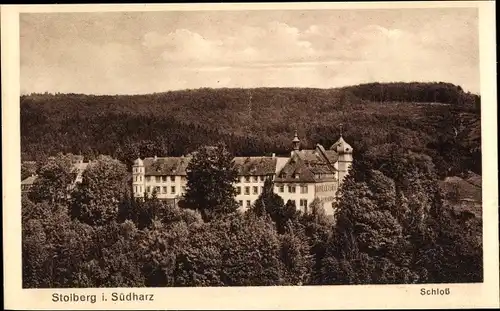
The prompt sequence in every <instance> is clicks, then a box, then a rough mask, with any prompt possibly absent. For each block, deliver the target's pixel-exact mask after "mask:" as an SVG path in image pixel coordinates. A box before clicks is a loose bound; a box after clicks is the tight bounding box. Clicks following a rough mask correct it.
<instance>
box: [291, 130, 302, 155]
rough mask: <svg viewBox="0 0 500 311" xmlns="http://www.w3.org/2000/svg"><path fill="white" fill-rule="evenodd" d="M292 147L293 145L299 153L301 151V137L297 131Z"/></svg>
mask: <svg viewBox="0 0 500 311" xmlns="http://www.w3.org/2000/svg"><path fill="white" fill-rule="evenodd" d="M292 145H293V150H297V151H298V150H299V148H300V139H299V135H298V134H297V131H295V136H294V137H293V140H292Z"/></svg>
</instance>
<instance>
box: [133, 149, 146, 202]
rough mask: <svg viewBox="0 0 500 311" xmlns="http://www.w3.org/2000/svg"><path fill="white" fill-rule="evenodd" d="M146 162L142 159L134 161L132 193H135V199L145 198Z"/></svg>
mask: <svg viewBox="0 0 500 311" xmlns="http://www.w3.org/2000/svg"><path fill="white" fill-rule="evenodd" d="M144 175H145V171H144V162H143V161H142V160H141V158H137V160H135V161H134V165H133V166H132V178H133V179H132V192H133V193H134V197H136V198H138V197H139V198H142V197H144V191H145V187H144V182H145V180H146V178H144Z"/></svg>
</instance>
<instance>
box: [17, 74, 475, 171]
mask: <svg viewBox="0 0 500 311" xmlns="http://www.w3.org/2000/svg"><path fill="white" fill-rule="evenodd" d="M340 123H343V124H344V130H345V131H344V136H345V138H346V139H347V140H348V141H349V142H350V143H351V144H353V147H355V148H356V149H357V150H362V149H371V152H378V153H381V154H383V153H384V152H385V149H386V147H387V145H388V144H396V145H397V147H398V148H401V149H403V150H413V151H415V152H419V153H424V154H427V155H429V156H431V157H432V158H433V160H434V163H435V165H436V169H437V173H438V175H439V176H440V177H443V176H453V175H457V174H459V173H462V172H465V171H467V170H472V171H474V172H476V173H478V174H480V173H481V153H480V146H481V139H480V137H481V136H480V132H481V130H480V98H479V96H477V95H474V94H470V93H466V92H464V91H463V90H462V89H461V88H460V87H459V86H455V85H452V84H447V83H389V84H378V83H374V84H364V85H358V86H352V87H346V88H341V89H292V88H257V89H197V90H184V91H172V92H166V93H155V94H149V95H134V96H94V95H81V94H31V95H26V96H22V97H21V141H22V145H21V151H22V159H23V160H25V161H28V160H37V161H42V160H44V159H45V158H46V157H47V156H48V155H55V154H56V153H58V152H64V153H66V152H72V153H81V154H83V155H84V156H86V157H87V158H90V159H92V158H96V157H97V156H98V155H100V154H107V155H110V156H112V157H114V158H117V159H119V160H120V161H122V162H124V163H125V164H127V165H131V161H133V160H134V159H136V158H137V157H138V156H141V157H145V156H154V155H158V156H167V155H173V156H180V155H182V154H187V153H190V152H192V151H194V150H195V149H196V148H198V147H199V146H201V145H212V144H215V143H217V142H220V141H223V142H224V143H225V144H226V145H227V147H228V149H229V151H230V152H231V153H232V154H234V155H262V154H270V153H273V152H274V153H276V154H288V152H289V149H290V139H291V138H292V135H293V131H294V130H298V132H299V136H300V137H301V140H302V144H303V146H305V147H310V148H312V147H313V145H314V144H316V143H321V144H323V145H325V146H329V145H331V144H332V143H333V142H334V141H335V140H336V139H337V138H338V133H339V124H340ZM23 172H25V173H24V176H28V175H27V174H28V173H27V172H28V170H27V169H25V170H24V171H23Z"/></svg>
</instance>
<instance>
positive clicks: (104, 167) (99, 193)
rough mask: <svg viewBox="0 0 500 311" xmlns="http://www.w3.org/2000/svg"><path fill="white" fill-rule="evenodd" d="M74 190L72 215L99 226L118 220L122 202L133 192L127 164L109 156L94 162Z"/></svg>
mask: <svg viewBox="0 0 500 311" xmlns="http://www.w3.org/2000/svg"><path fill="white" fill-rule="evenodd" d="M82 177H83V179H82V182H81V183H80V184H78V185H77V186H76V188H75V189H74V191H73V193H72V200H71V211H72V216H73V217H76V218H78V219H79V220H80V221H82V222H85V223H88V224H91V225H100V224H105V223H107V222H109V221H110V220H112V219H116V218H117V215H118V207H119V203H120V202H121V201H122V199H124V198H125V197H126V195H127V193H129V192H130V189H129V188H130V185H129V181H128V180H127V177H128V173H127V169H126V166H125V164H123V163H121V162H120V161H118V160H116V159H113V158H111V157H108V156H100V157H99V158H98V159H97V160H96V161H93V162H91V163H90V164H89V165H88V167H87V169H86V170H85V171H84V173H83V176H82Z"/></svg>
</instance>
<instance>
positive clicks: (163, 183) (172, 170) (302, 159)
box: [132, 133, 353, 214]
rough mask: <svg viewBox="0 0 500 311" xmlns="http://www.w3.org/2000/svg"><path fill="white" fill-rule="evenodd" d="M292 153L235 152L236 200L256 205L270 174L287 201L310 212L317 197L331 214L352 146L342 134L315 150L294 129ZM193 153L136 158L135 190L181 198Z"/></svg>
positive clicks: (242, 207)
mask: <svg viewBox="0 0 500 311" xmlns="http://www.w3.org/2000/svg"><path fill="white" fill-rule="evenodd" d="M292 144H293V150H292V152H291V154H290V157H276V156H274V155H273V156H263V157H235V158H234V165H235V168H236V170H237V172H238V181H237V182H236V183H235V184H234V187H235V188H236V198H235V199H236V201H237V202H238V203H239V205H240V210H242V211H245V210H247V209H248V208H249V207H250V206H252V205H253V204H254V203H255V201H256V200H257V199H258V198H259V196H260V194H261V193H262V192H263V190H264V182H265V180H266V179H268V178H269V179H271V180H272V181H273V185H274V186H273V190H274V192H275V193H276V194H278V195H279V196H281V197H282V198H283V200H284V201H285V203H286V202H288V201H289V200H290V201H292V203H295V206H296V207H297V209H299V210H301V211H303V212H305V213H307V212H309V209H308V208H309V205H310V204H311V202H313V200H314V199H318V200H319V202H320V205H322V206H323V208H324V209H325V212H326V213H327V214H333V209H332V203H333V202H334V201H335V199H336V196H337V191H338V189H339V187H340V184H341V183H342V180H343V179H344V178H345V176H347V174H348V173H349V169H350V167H351V165H352V160H353V158H352V153H353V149H352V147H351V146H350V145H349V144H347V142H345V140H344V139H343V138H342V135H341V137H340V139H339V140H337V142H335V143H334V144H333V145H332V146H331V147H330V148H329V149H328V150H326V149H325V148H324V147H323V146H321V145H319V144H317V145H316V148H315V149H313V150H307V149H304V150H301V149H300V140H299V138H298V136H297V133H295V137H294V139H293V141H292ZM190 160H191V157H162V158H160V157H152V158H145V159H144V160H142V159H140V158H139V159H137V160H135V161H134V165H133V168H132V176H133V177H132V178H133V179H132V191H133V193H134V196H135V197H137V198H140V197H144V195H145V194H149V195H150V194H152V193H153V192H155V193H156V196H157V197H158V198H159V199H166V200H170V201H173V202H174V204H175V203H176V202H178V200H180V199H182V196H183V195H184V193H185V191H186V183H187V172H186V169H187V166H188V164H189V161H190Z"/></svg>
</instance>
